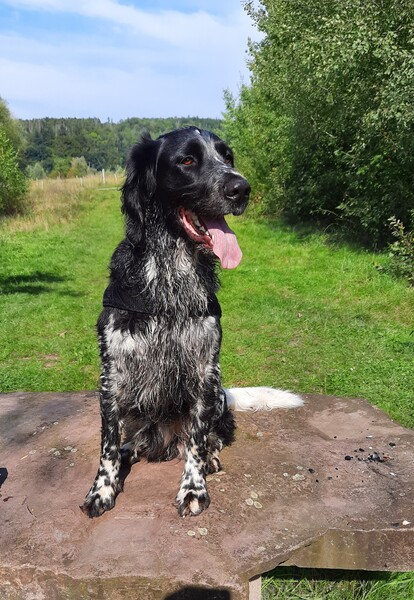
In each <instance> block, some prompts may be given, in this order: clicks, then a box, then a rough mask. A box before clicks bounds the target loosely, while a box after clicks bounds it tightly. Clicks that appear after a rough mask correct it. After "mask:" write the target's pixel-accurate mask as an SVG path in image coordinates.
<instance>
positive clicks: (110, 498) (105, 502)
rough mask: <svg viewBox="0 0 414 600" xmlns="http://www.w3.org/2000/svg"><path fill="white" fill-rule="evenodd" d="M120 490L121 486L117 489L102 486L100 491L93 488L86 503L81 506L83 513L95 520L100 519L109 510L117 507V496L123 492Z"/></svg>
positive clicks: (110, 486)
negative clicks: (95, 518)
mask: <svg viewBox="0 0 414 600" xmlns="http://www.w3.org/2000/svg"><path fill="white" fill-rule="evenodd" d="M120 488H121V486H119V485H117V486H116V487H114V486H112V485H102V486H101V487H100V488H99V489H98V488H97V487H96V485H94V486H92V488H91V489H90V491H89V493H88V494H87V496H86V498H85V501H84V503H83V504H82V505H81V506H80V509H81V511H82V512H83V513H85V515H87V516H88V517H89V518H91V519H93V517H99V516H100V515H102V514H103V513H104V512H106V511H107V510H111V508H113V507H114V505H115V498H116V496H117V494H118V493H119V492H120V491H121V490H120Z"/></svg>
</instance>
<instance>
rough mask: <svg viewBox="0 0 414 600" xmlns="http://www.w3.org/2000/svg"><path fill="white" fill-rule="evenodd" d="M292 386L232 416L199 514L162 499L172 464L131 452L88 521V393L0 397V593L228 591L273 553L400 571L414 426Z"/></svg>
mask: <svg viewBox="0 0 414 600" xmlns="http://www.w3.org/2000/svg"><path fill="white" fill-rule="evenodd" d="M305 398H306V405H305V407H304V408H300V409H295V410H288V411H283V410H279V411H275V412H272V413H257V414H252V415H245V414H241V413H238V414H237V422H238V433H237V439H236V442H235V444H234V445H233V446H232V447H231V448H227V449H225V450H224V451H223V453H222V458H223V468H224V470H225V471H224V472H223V473H220V474H217V475H214V476H210V477H209V490H210V494H211V500H212V502H211V506H210V508H209V509H208V511H207V512H205V513H203V514H202V515H200V516H199V517H193V518H187V519H181V518H179V517H178V514H177V512H176V509H175V507H174V506H173V501H174V497H175V494H176V491H177V486H178V482H179V478H180V474H181V469H182V464H181V463H179V462H178V461H175V462H171V463H162V464H144V463H139V464H137V465H134V466H133V467H132V469H131V472H130V473H129V475H128V476H127V478H126V481H125V491H124V493H122V494H120V496H119V497H118V500H117V503H116V506H115V508H114V510H112V511H111V512H109V513H106V514H105V515H103V516H102V517H100V518H99V519H94V520H90V519H88V518H86V517H85V515H84V514H82V513H81V511H80V509H79V508H78V506H79V504H80V503H81V502H82V500H83V498H84V495H85V494H86V492H87V491H88V489H89V486H90V484H91V483H92V480H93V478H94V476H95V472H96V469H97V465H98V455H99V428H100V420H99V410H98V402H97V398H96V395H95V394H94V393H88V392H85V393H76V394H53V393H49V394H24V393H16V394H8V395H0V483H1V488H0V494H1V497H0V516H1V526H0V597H1V598H2V599H19V600H20V599H24V600H29V599H31V600H33V599H36V600H37V599H39V600H40V599H45V600H55V599H56V600H61V599H63V598H68V599H74V600H79V599H91V598H92V599H95V598H96V599H99V600H102V599H111V600H118V599H121V598H122V600H128V599H132V598H133V599H134V600H137V599H143V600H152V599H154V600H155V599H157V600H158V599H167V598H169V599H171V600H172V599H180V600H183V599H188V600H194V599H195V600H197V598H200V599H207V600H208V599H212V600H213V599H215V600H225V599H226V600H229V599H232V600H242V599H247V598H249V589H250V592H251V593H250V597H252V596H253V595H254V594H256V597H257V594H258V591H257V581H256V583H252V584H250V585H249V580H252V579H253V578H254V577H255V576H257V575H259V574H261V573H263V572H265V571H267V570H269V569H272V568H274V567H276V566H278V565H280V564H283V565H293V564H294V565H298V566H306V567H308V566H312V567H325V568H341V569H368V570H412V569H414V551H413V548H414V528H413V526H414V504H413V492H414V432H413V431H410V430H407V429H404V428H403V427H400V426H399V425H397V424H396V423H394V422H393V421H391V420H390V419H389V418H388V417H387V416H386V415H385V414H384V413H383V412H381V411H380V410H377V409H375V408H373V407H371V406H370V405H369V404H368V403H367V402H365V401H363V400H355V399H339V398H334V397H321V396H307V397H306V396H305ZM255 586H256V592H254V589H255Z"/></svg>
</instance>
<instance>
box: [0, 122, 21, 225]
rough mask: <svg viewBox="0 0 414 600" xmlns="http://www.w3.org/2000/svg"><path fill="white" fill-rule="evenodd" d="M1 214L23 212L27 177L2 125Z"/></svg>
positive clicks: (0, 156)
mask: <svg viewBox="0 0 414 600" xmlns="http://www.w3.org/2000/svg"><path fill="white" fill-rule="evenodd" d="M0 165H1V169H0V215H8V214H13V213H17V212H21V211H22V210H24V208H25V200H26V195H27V190H28V186H27V179H26V177H25V176H24V174H23V172H22V171H21V170H20V168H19V161H18V155H17V152H16V150H15V149H14V148H13V146H12V144H11V142H10V141H9V138H8V137H7V135H6V132H5V130H4V128H3V127H2V126H1V125H0Z"/></svg>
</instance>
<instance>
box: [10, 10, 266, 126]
mask: <svg viewBox="0 0 414 600" xmlns="http://www.w3.org/2000/svg"><path fill="white" fill-rule="evenodd" d="M258 36H259V34H258V33H257V31H256V30H255V29H254V26H253V24H252V22H251V20H250V18H249V17H248V15H247V14H246V13H245V11H244V10H243V7H242V1H241V0H170V1H167V0H0V96H1V97H2V98H3V99H4V100H6V101H7V103H8V106H9V109H10V111H11V112H12V114H13V116H14V117H16V118H20V119H31V118H36V117H98V118H100V119H101V120H102V121H106V120H107V119H111V120H113V121H115V122H117V121H119V120H121V119H126V118H128V117H168V116H179V117H187V116H199V117H220V116H221V114H222V112H223V110H224V102H223V90H224V89H226V88H228V89H230V90H231V91H232V92H233V93H234V94H237V92H238V90H239V88H240V85H241V83H242V82H243V83H248V82H249V71H248V67H247V64H246V61H247V57H248V54H247V41H248V38H249V37H250V38H251V39H253V40H256V39H258Z"/></svg>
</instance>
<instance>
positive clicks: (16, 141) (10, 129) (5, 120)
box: [0, 97, 25, 162]
mask: <svg viewBox="0 0 414 600" xmlns="http://www.w3.org/2000/svg"><path fill="white" fill-rule="evenodd" d="M0 126H1V127H2V129H3V131H4V133H5V134H6V137H7V139H8V140H9V142H10V144H11V146H12V148H13V149H14V150H15V152H16V156H17V158H18V159H19V162H20V160H21V154H22V152H23V150H24V145H25V139H24V134H23V129H22V127H21V125H20V123H19V121H17V120H16V119H14V118H13V117H12V115H11V113H10V111H9V108H8V106H7V103H6V101H5V100H3V98H1V97H0Z"/></svg>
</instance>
